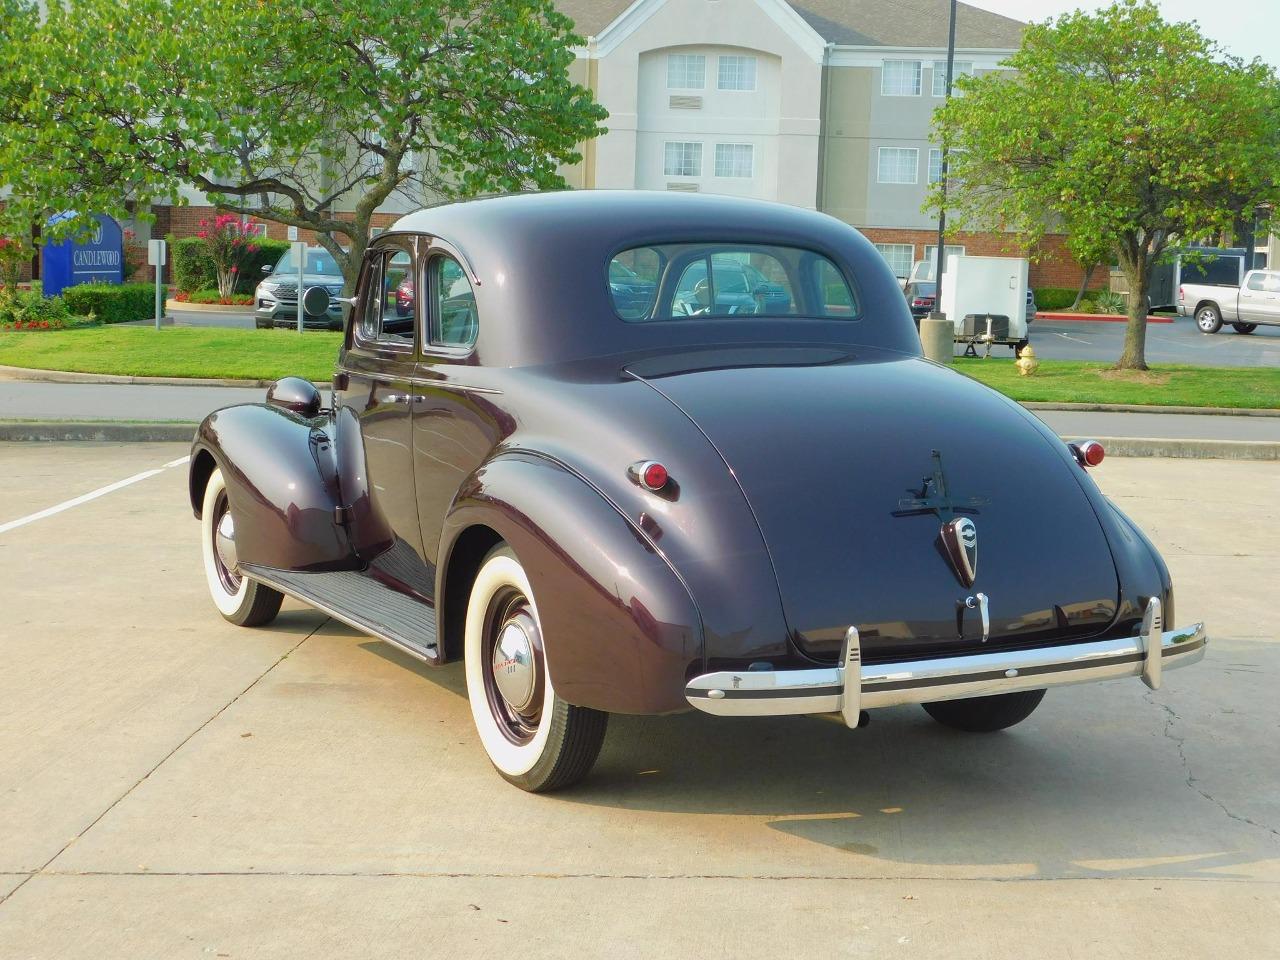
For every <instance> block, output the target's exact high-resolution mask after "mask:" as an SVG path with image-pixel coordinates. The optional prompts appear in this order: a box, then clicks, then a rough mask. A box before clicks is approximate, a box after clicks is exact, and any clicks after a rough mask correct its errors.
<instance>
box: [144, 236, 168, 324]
mask: <svg viewBox="0 0 1280 960" xmlns="http://www.w3.org/2000/svg"><path fill="white" fill-rule="evenodd" d="M147 263H149V264H150V265H151V266H153V267H155V268H156V329H157V330H159V329H160V321H161V320H162V319H163V318H164V292H163V283H162V278H163V276H164V263H165V245H164V241H163V240H148V241H147Z"/></svg>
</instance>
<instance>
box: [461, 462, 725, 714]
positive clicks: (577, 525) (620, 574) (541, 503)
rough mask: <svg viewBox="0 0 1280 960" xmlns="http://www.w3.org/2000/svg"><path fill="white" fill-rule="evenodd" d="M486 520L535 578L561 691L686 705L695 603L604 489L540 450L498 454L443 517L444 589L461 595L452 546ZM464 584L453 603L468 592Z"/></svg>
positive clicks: (567, 695)
mask: <svg viewBox="0 0 1280 960" xmlns="http://www.w3.org/2000/svg"><path fill="white" fill-rule="evenodd" d="M478 528H488V529H490V530H492V531H494V532H495V533H496V534H497V535H498V536H499V537H501V538H502V539H503V540H505V541H506V542H507V544H508V545H509V546H510V547H511V549H512V550H513V551H515V554H516V557H517V558H518V559H519V561H520V564H521V566H523V567H524V570H525V573H526V574H527V575H528V577H529V582H530V585H531V586H532V587H533V592H534V595H535V596H534V599H535V602H536V603H537V607H538V616H539V618H540V620H541V623H542V631H543V638H544V643H545V646H546V656H547V665H548V669H549V671H550V674H551V678H552V681H553V683H554V684H555V688H556V693H557V694H559V695H560V696H561V697H562V698H563V699H564V700H566V701H568V702H569V703H572V704H575V705H577V706H582V707H592V708H594V709H597V710H605V711H608V712H611V713H638V714H657V713H669V712H673V711H676V710H683V709H688V703H687V701H686V700H685V697H684V685H685V683H686V681H687V679H688V673H689V670H690V667H691V665H694V664H700V663H701V660H702V622H701V618H700V617H699V614H698V610H697V607H696V605H695V603H694V601H693V599H692V597H691V596H690V594H689V591H688V590H687V589H686V588H685V586H684V584H683V582H682V581H681V579H680V578H679V576H678V575H677V574H676V572H675V571H674V569H673V568H672V567H671V565H670V564H669V563H668V562H667V560H666V559H665V558H664V557H663V556H662V554H661V553H660V552H659V551H658V550H657V549H656V548H655V547H654V545H653V544H652V543H651V542H650V541H649V540H648V538H647V537H646V536H645V535H644V534H643V533H642V532H641V531H640V530H639V529H637V528H636V526H635V525H633V524H632V523H631V522H630V521H629V520H628V519H627V518H626V517H625V516H623V514H622V513H621V512H620V511H619V510H618V509H616V508H615V507H614V506H613V504H611V503H610V502H609V501H608V500H607V499H606V498H605V497H604V496H602V495H601V494H600V493H599V492H597V491H596V490H595V489H594V488H593V487H592V486H590V485H589V484H588V483H587V482H586V481H584V480H583V479H581V478H580V477H578V476H577V475H576V474H574V473H572V472H571V471H570V470H569V469H567V468H566V467H564V466H563V465H562V464H560V463H558V462H555V461H553V460H550V459H547V458H544V457H541V456H538V455H534V454H529V453H508V454H504V455H501V456H499V457H497V458H495V459H493V460H490V461H489V462H487V463H486V464H484V465H483V466H482V467H480V468H479V469H478V470H477V471H476V472H475V473H474V474H472V476H471V477H470V478H469V479H468V480H467V482H466V483H465V484H464V485H463V486H462V488H461V489H460V490H459V491H458V495H457V498H456V499H455V501H454V505H453V508H452V509H451V511H450V514H449V516H448V517H447V519H446V521H445V525H444V529H443V531H442V537H441V562H440V565H439V567H438V570H437V587H436V596H437V598H439V599H440V600H442V601H444V600H446V599H447V598H448V597H450V596H451V594H450V593H449V592H448V590H447V583H446V582H445V581H446V578H447V577H449V576H451V575H455V574H459V569H458V565H457V564H454V563H452V562H451V561H452V560H453V555H454V547H455V546H456V545H457V544H458V542H459V540H460V538H462V537H463V536H464V534H466V533H467V531H474V530H476V529H478ZM451 570H452V571H453V573H450V571H451ZM455 595H458V596H459V599H458V600H457V601H451V602H456V603H459V604H464V603H465V602H466V601H465V597H466V594H465V593H461V594H455ZM459 612H460V611H451V610H449V609H447V608H446V607H445V606H444V604H443V603H442V605H441V609H440V610H439V617H440V622H441V623H443V624H446V625H449V624H451V623H452V624H458V625H460V624H461V623H462V618H461V617H460V616H459V615H458V614H459ZM446 629H448V626H446ZM457 639H458V638H453V640H454V641H455V642H456V641H457ZM450 640H451V638H449V637H446V644H450ZM458 646H460V643H459V644H458ZM455 649H456V648H455Z"/></svg>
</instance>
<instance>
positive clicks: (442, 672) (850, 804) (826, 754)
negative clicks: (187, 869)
mask: <svg viewBox="0 0 1280 960" xmlns="http://www.w3.org/2000/svg"><path fill="white" fill-rule="evenodd" d="M1242 643H1243V644H1244V646H1246V647H1247V652H1246V653H1241V652H1240V650H1239V649H1237V650H1236V651H1235V652H1233V654H1232V657H1231V658H1225V657H1224V658H1223V659H1224V660H1228V661H1229V662H1223V663H1220V664H1218V665H1214V664H1212V663H1210V662H1208V661H1207V662H1206V663H1205V664H1203V665H1201V666H1200V667H1198V668H1196V669H1197V670H1202V671H1205V674H1206V675H1205V676H1204V677H1197V678H1192V679H1193V680H1194V681H1196V682H1188V683H1185V684H1183V683H1180V682H1178V680H1176V679H1175V681H1174V686H1173V688H1172V690H1173V691H1176V692H1171V690H1170V689H1168V688H1167V689H1166V690H1165V691H1162V692H1160V693H1158V694H1151V693H1148V692H1146V690H1145V688H1144V687H1142V686H1141V684H1140V683H1139V682H1138V681H1136V680H1133V681H1124V680H1122V681H1113V682H1109V683H1105V684H1098V685H1086V686H1082V687H1072V688H1064V689H1059V690H1054V691H1050V693H1049V696H1048V697H1046V699H1045V702H1044V704H1043V705H1042V706H1041V708H1040V709H1039V710H1038V711H1037V712H1036V713H1035V714H1033V715H1032V717H1031V718H1029V719H1028V720H1027V721H1025V722H1023V723H1022V724H1020V725H1019V726H1017V727H1015V728H1013V729H1010V730H1007V731H1003V732H1000V733H995V734H965V733H960V732H957V731H954V730H950V729H948V728H945V727H942V726H940V725H939V724H937V723H935V722H934V721H933V720H931V719H930V718H929V717H928V716H927V715H926V714H925V713H924V711H923V710H921V709H920V708H919V707H914V706H911V707H896V708H889V709H885V710H878V711H875V712H874V713H873V715H872V716H873V719H872V723H871V725H870V726H869V727H867V728H865V729H861V730H849V729H846V728H845V727H844V726H843V724H842V723H840V722H839V720H838V718H835V717H780V718H739V719H724V718H718V717H711V716H706V715H704V714H700V713H692V712H691V713H685V714H678V715H675V716H668V717H631V716H612V717H611V718H610V725H609V734H608V737H607V739H606V742H605V746H604V749H603V751H602V753H601V756H600V760H599V762H598V763H597V765H596V768H595V770H594V771H593V772H592V774H591V775H590V776H589V777H588V779H587V780H586V781H585V782H584V783H582V784H580V785H579V786H577V787H575V788H573V789H571V790H568V791H565V792H562V793H557V794H554V795H552V796H551V797H550V798H538V799H541V800H548V799H549V800H553V801H554V802H556V803H558V804H564V805H565V806H566V810H567V811H568V810H569V809H570V808H571V807H572V806H574V805H589V806H593V807H610V808H616V809H618V810H619V811H639V812H651V813H660V814H683V815H706V816H708V817H709V818H710V820H709V821H708V827H709V828H711V829H714V827H713V826H712V822H714V821H715V820H717V818H725V817H730V818H747V819H749V820H756V821H757V822H758V823H759V824H760V825H762V826H764V827H766V828H767V829H768V830H771V831H775V832H777V833H779V834H782V835H785V836H787V837H790V838H794V839H796V840H799V841H803V842H804V843H805V844H816V845H818V846H820V847H821V848H824V849H826V850H828V851H840V852H843V853H847V854H850V855H854V856H860V857H869V858H872V860H873V861H877V860H878V861H881V863H880V869H881V870H882V871H883V873H884V874H885V875H894V876H897V875H902V876H914V875H926V874H927V875H934V874H936V873H939V872H941V873H942V874H943V875H946V874H947V873H948V872H949V871H950V872H954V873H955V874H956V875H957V876H961V875H962V876H983V877H993V878H1002V877H1011V876H1017V877H1042V878H1048V877H1054V878H1062V877H1068V878H1069V877H1081V878H1088V877H1110V878H1115V877H1169V878H1176V877H1187V878H1191V877H1197V878H1212V879H1217V880H1223V879H1261V878H1267V879H1275V878H1276V876H1277V870H1278V869H1280V834H1277V833H1276V831H1275V830H1274V829H1273V828H1272V826H1269V825H1268V824H1274V823H1275V822H1276V821H1277V819H1280V818H1276V816H1275V814H1276V812H1277V809H1276V808H1277V801H1275V800H1273V799H1268V798H1274V797H1276V796H1278V795H1280V789H1278V788H1280V770H1276V769H1273V768H1272V767H1268V766H1266V765H1261V766H1260V765H1259V764H1258V763H1257V762H1256V755H1257V753H1258V751H1266V750H1269V749H1271V747H1270V746H1269V743H1270V741H1269V735H1268V734H1267V729H1268V728H1269V727H1274V725H1275V718H1274V717H1272V716H1271V714H1273V713H1276V712H1277V710H1276V709H1275V708H1274V707H1265V708H1263V709H1262V710H1261V711H1259V710H1258V709H1256V708H1255V709H1253V710H1250V709H1247V708H1242V710H1241V712H1240V714H1238V715H1236V716H1235V720H1236V721H1237V722H1236V723H1235V725H1234V726H1231V725H1228V726H1227V727H1225V728H1224V725H1223V723H1224V720H1230V719H1231V718H1224V717H1222V716H1221V712H1222V707H1223V703H1224V702H1234V703H1235V704H1239V705H1244V704H1251V703H1252V704H1262V703H1269V702H1270V701H1269V700H1268V699H1266V697H1267V695H1266V693H1265V692H1264V691H1263V690H1262V689H1260V687H1262V686H1265V685H1266V684H1265V681H1266V680H1267V679H1268V678H1269V677H1274V676H1275V675H1276V672H1277V667H1280V662H1278V661H1280V656H1277V653H1276V651H1275V648H1274V646H1273V645H1271V644H1268V643H1263V642H1259V643H1252V642H1247V643H1245V642H1239V641H1238V642H1237V647H1239V646H1240V645H1241V644H1242ZM367 648H368V649H369V650H370V652H374V653H376V654H378V655H379V656H383V657H386V658H387V659H391V660H394V661H395V662H397V663H402V664H404V665H405V666H408V667H409V669H412V670H414V671H415V672H416V673H418V674H419V675H420V676H422V677H423V678H425V679H427V680H428V681H430V682H431V683H432V684H433V685H435V686H438V687H439V688H441V689H442V690H445V691H448V693H450V694H453V695H456V696H459V697H465V696H466V687H465V681H464V678H463V673H462V668H461V664H451V665H450V666H447V667H445V668H443V669H436V668H431V667H427V666H425V665H423V664H419V663H416V662H415V661H411V660H410V659H409V658H407V657H404V656H403V655H402V654H400V653H398V652H396V651H394V650H392V649H391V648H389V647H387V646H385V645H382V644H377V643H370V644H368V645H367ZM1219 655H1221V654H1219ZM1211 656H1212V655H1211ZM1242 659H1243V660H1245V661H1247V663H1246V664H1244V666H1245V667H1247V669H1243V670H1239V671H1237V670H1236V669H1235V668H1236V667H1239V666H1241V664H1240V662H1239V661H1241V660H1242ZM1189 672H1190V671H1188V673H1189ZM1255 688H1258V689H1255ZM1259 697H1261V698H1263V699H1261V700H1260V699H1257V698H1259ZM1232 712H1233V711H1231V710H1228V711H1227V713H1232ZM476 748H477V749H479V745H478V744H477V745H476ZM1259 790H1260V791H1263V797H1262V799H1258V798H1256V797H1253V798H1252V799H1251V796H1252V792H1255V791H1259ZM1254 803H1261V804H1262V806H1261V807H1260V808H1258V809H1253V808H1251V807H1250V804H1254ZM1242 810H1243V811H1245V812H1243V813H1242V812H1240V811H1242ZM1259 810H1260V812H1259ZM1250 814H1252V816H1250ZM567 815H571V813H567ZM797 851H798V853H797V856H798V859H797V867H798V868H799V867H800V866H801V865H802V864H803V863H804V862H805V859H806V858H805V857H804V855H803V853H802V847H801V848H797ZM713 860H714V857H713ZM822 862H823V863H824V864H826V865H827V867H826V869H830V865H831V861H830V858H823V860H822ZM849 863H850V872H851V873H856V874H859V875H862V874H864V873H866V872H867V870H868V868H869V867H870V868H871V869H875V867H874V865H873V864H872V863H871V862H869V861H867V860H858V861H857V865H856V866H854V861H853V860H851V861H849ZM708 871H709V872H712V873H714V865H713V864H709V865H708ZM801 872H803V871H801ZM836 872H837V873H838V872H839V871H838V870H837V871H836Z"/></svg>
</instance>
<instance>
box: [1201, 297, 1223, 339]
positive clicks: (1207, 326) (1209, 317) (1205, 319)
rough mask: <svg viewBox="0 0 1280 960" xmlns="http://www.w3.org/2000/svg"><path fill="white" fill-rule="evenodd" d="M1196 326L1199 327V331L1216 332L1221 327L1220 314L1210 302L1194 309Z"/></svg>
mask: <svg viewBox="0 0 1280 960" xmlns="http://www.w3.org/2000/svg"><path fill="white" fill-rule="evenodd" d="M1196 326H1197V327H1199V328H1200V332H1201V333H1217V332H1218V331H1219V330H1221V329H1222V314H1221V313H1219V312H1218V308H1217V306H1215V305H1214V304H1212V303H1206V304H1205V305H1204V306H1202V307H1201V308H1200V309H1199V310H1197V311H1196Z"/></svg>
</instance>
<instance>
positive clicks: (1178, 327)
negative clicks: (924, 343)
mask: <svg viewBox="0 0 1280 960" xmlns="http://www.w3.org/2000/svg"><path fill="white" fill-rule="evenodd" d="M1124 331H1125V325H1124V324H1123V323H1106V322H1097V321H1093V322H1088V321H1060V322H1055V321H1053V320H1036V321H1035V322H1033V323H1032V324H1031V337H1030V339H1031V346H1032V347H1034V348H1035V351H1036V355H1037V356H1039V357H1041V358H1050V359H1053V360H1102V361H1107V362H1110V363H1114V362H1115V361H1116V360H1117V359H1119V357H1120V354H1121V352H1122V351H1123V348H1124ZM956 352H957V354H959V353H960V352H962V351H961V350H957V351H956ZM1146 353H1147V360H1148V361H1149V362H1151V363H1187V364H1195V365H1198V366H1207V367H1275V366H1280V327H1258V329H1257V330H1256V331H1254V332H1253V333H1251V334H1249V335H1247V336H1242V335H1240V334H1238V333H1236V332H1235V331H1234V330H1232V329H1231V328H1230V327H1223V328H1222V330H1221V331H1219V332H1218V333H1213V334H1208V333H1201V332H1200V331H1199V330H1198V329H1196V325H1195V321H1194V320H1192V319H1191V318H1190V317H1177V318H1176V319H1175V321H1174V322H1173V323H1150V324H1148V325H1147V349H1146ZM992 355H993V356H1008V355H1010V354H1009V351H1008V350H1007V349H1005V348H996V349H995V350H994V352H993V354H992Z"/></svg>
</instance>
